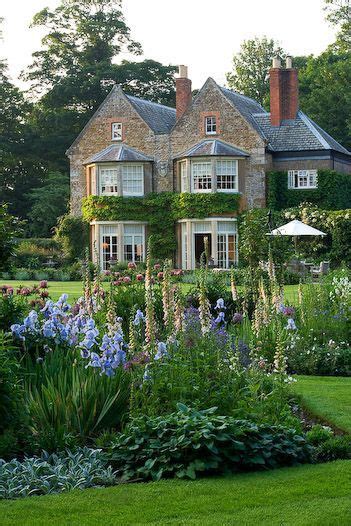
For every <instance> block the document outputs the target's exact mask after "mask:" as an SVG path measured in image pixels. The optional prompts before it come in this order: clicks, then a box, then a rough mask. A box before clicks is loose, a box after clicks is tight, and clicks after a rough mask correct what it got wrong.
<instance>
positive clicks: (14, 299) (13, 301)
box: [0, 294, 28, 331]
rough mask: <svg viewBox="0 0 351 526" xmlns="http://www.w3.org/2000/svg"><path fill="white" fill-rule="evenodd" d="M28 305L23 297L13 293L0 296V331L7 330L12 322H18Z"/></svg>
mask: <svg viewBox="0 0 351 526" xmlns="http://www.w3.org/2000/svg"><path fill="white" fill-rule="evenodd" d="M27 310H28V305H27V303H26V301H25V299H24V298H21V297H18V296H15V295H14V294H3V295H1V296H0V331H8V330H9V328H10V326H11V325H12V324H13V323H19V322H20V321H21V320H22V319H23V315H24V313H25V312H26V311H27Z"/></svg>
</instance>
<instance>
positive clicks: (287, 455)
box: [111, 404, 311, 480]
mask: <svg viewBox="0 0 351 526" xmlns="http://www.w3.org/2000/svg"><path fill="white" fill-rule="evenodd" d="M215 409H216V408H211V409H207V410H203V411H196V410H195V409H190V408H188V407H186V406H185V405H183V404H178V407H177V412H174V413H171V414H169V415H166V416H162V417H146V416H144V417H140V418H136V419H134V420H133V421H132V422H131V423H130V424H129V425H128V426H127V427H126V428H125V430H124V432H123V433H121V434H119V435H117V437H116V439H115V441H114V442H113V445H112V448H111V462H112V465H113V466H114V467H115V468H116V469H117V473H118V475H119V476H121V477H122V480H138V479H141V480H148V479H153V480H159V479H161V478H163V477H178V478H190V479H195V478H196V477H197V476H198V475H201V474H207V475H209V474H217V473H225V472H226V473H230V472H235V471H239V470H240V471H241V470H252V469H262V468H275V467H278V466H284V465H291V464H296V463H299V462H306V461H308V460H309V457H310V451H311V448H310V446H308V445H307V444H306V442H305V440H304V438H302V437H301V436H299V435H297V434H296V432H295V431H294V430H291V429H288V428H285V427H282V426H271V425H268V424H261V425H256V424H255V423H253V422H250V421H246V420H235V419H234V418H233V417H230V416H218V415H216V414H215Z"/></svg>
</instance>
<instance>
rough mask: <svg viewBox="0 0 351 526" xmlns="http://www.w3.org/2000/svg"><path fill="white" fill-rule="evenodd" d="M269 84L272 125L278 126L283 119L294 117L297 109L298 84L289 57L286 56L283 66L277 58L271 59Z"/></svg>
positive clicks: (295, 70)
mask: <svg viewBox="0 0 351 526" xmlns="http://www.w3.org/2000/svg"><path fill="white" fill-rule="evenodd" d="M269 84H270V98H271V123H272V125H273V126H280V125H281V122H282V121H283V120H285V119H295V118H296V115H297V112H298V110H299V85H298V79H297V69H296V68H293V67H292V59H291V57H286V65H285V68H282V67H281V62H280V59H279V58H274V59H273V64H272V68H271V69H270V71H269Z"/></svg>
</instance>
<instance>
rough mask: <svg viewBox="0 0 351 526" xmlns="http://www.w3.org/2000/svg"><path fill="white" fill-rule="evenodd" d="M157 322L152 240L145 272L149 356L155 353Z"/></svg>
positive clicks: (146, 329) (148, 247) (146, 338)
mask: <svg viewBox="0 0 351 526" xmlns="http://www.w3.org/2000/svg"><path fill="white" fill-rule="evenodd" d="M155 342H156V322H155V307H154V294H153V288H152V282H151V238H150V239H149V243H148V246H147V256H146V272H145V343H146V348H147V351H148V352H149V354H152V353H153V352H154V351H155Z"/></svg>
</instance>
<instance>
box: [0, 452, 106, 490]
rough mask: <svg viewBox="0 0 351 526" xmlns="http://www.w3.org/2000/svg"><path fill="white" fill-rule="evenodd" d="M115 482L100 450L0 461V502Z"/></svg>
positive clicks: (45, 454)
mask: <svg viewBox="0 0 351 526" xmlns="http://www.w3.org/2000/svg"><path fill="white" fill-rule="evenodd" d="M115 482H116V477H115V475H114V473H113V471H112V468H111V467H110V466H108V465H107V463H106V459H105V457H104V455H103V454H102V453H101V451H99V450H92V449H88V448H83V449H79V450H77V451H75V452H70V451H66V452H65V453H62V454H53V455H48V454H47V453H46V452H43V453H42V455H41V456H40V457H32V458H25V459H24V460H22V461H19V460H16V459H13V460H11V461H9V462H5V461H3V460H0V499H14V498H18V497H30V496H33V495H47V494H50V493H59V492H62V491H70V490H73V489H84V488H90V487H93V486H109V485H112V484H114V483H115Z"/></svg>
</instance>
